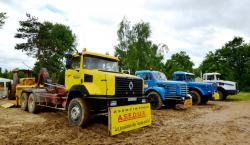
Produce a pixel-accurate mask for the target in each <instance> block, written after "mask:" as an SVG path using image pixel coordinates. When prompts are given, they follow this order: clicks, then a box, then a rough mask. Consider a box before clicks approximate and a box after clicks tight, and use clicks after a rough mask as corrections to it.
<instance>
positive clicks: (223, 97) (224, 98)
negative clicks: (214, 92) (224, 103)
mask: <svg viewBox="0 0 250 145" xmlns="http://www.w3.org/2000/svg"><path fill="white" fill-rule="evenodd" d="M218 94H219V96H220V100H226V99H227V96H226V95H225V94H224V93H223V92H222V91H218Z"/></svg>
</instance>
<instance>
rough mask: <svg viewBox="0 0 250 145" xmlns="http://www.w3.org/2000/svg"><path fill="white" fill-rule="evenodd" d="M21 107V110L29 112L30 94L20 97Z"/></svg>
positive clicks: (23, 94)
mask: <svg viewBox="0 0 250 145" xmlns="http://www.w3.org/2000/svg"><path fill="white" fill-rule="evenodd" d="M20 105H21V107H20V108H21V110H23V111H27V110H28V94H27V93H22V94H21V97H20Z"/></svg>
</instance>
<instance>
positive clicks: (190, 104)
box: [184, 99, 193, 108]
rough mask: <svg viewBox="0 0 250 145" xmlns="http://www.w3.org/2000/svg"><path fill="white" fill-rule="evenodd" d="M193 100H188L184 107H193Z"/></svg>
mask: <svg viewBox="0 0 250 145" xmlns="http://www.w3.org/2000/svg"><path fill="white" fill-rule="evenodd" d="M192 104H193V103H192V99H187V100H185V102H184V107H186V108H188V107H191V106H192Z"/></svg>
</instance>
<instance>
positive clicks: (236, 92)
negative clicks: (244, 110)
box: [226, 90, 240, 95]
mask: <svg viewBox="0 0 250 145" xmlns="http://www.w3.org/2000/svg"><path fill="white" fill-rule="evenodd" d="M239 92H240V90H226V94H227V95H236V94H238V93H239Z"/></svg>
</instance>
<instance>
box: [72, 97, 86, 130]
mask: <svg viewBox="0 0 250 145" xmlns="http://www.w3.org/2000/svg"><path fill="white" fill-rule="evenodd" d="M89 114H90V109H89V106H88V105H87V103H86V101H85V100H84V99H82V98H74V99H72V100H71V101H70V103H69V107H68V120H69V124H70V125H71V126H82V127H85V126H86V125H87V123H88V121H89Z"/></svg>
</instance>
